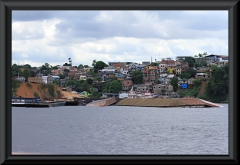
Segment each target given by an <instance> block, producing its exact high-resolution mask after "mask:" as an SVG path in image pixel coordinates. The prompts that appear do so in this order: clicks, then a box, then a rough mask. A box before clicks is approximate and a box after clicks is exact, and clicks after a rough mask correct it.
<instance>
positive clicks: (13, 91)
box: [11, 79, 21, 96]
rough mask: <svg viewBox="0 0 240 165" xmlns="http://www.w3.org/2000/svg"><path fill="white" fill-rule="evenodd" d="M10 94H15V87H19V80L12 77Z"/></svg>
mask: <svg viewBox="0 0 240 165" xmlns="http://www.w3.org/2000/svg"><path fill="white" fill-rule="evenodd" d="M11 83H12V96H15V94H16V92H17V89H18V88H19V87H20V83H21V82H20V81H18V80H14V79H12V82H11Z"/></svg>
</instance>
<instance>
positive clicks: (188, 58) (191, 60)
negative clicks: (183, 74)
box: [184, 56, 195, 67]
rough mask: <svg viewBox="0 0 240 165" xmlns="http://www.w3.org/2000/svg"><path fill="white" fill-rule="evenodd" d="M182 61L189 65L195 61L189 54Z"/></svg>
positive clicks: (192, 64)
mask: <svg viewBox="0 0 240 165" xmlns="http://www.w3.org/2000/svg"><path fill="white" fill-rule="evenodd" d="M184 61H185V62H187V63H188V65H189V67H193V66H194V63H195V58H193V57H190V56H189V57H186V58H185V60H184Z"/></svg>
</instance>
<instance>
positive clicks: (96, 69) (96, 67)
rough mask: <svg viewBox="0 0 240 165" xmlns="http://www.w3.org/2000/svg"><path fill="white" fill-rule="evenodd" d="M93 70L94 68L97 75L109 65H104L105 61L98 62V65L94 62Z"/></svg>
mask: <svg viewBox="0 0 240 165" xmlns="http://www.w3.org/2000/svg"><path fill="white" fill-rule="evenodd" d="M92 65H93V68H94V72H95V73H97V72H98V71H99V70H101V69H103V68H104V67H108V65H107V64H106V63H104V62H103V61H97V62H96V63H95V62H94V60H93V64H92Z"/></svg>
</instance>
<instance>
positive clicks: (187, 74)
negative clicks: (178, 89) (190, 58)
mask: <svg viewBox="0 0 240 165" xmlns="http://www.w3.org/2000/svg"><path fill="white" fill-rule="evenodd" d="M179 77H180V78H181V79H189V78H191V74H190V73H185V72H184V73H182V74H181V75H180V76H179Z"/></svg>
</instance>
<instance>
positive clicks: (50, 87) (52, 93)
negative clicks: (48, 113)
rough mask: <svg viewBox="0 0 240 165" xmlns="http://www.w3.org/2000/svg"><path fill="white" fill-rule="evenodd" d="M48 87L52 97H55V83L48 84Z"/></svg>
mask: <svg viewBox="0 0 240 165" xmlns="http://www.w3.org/2000/svg"><path fill="white" fill-rule="evenodd" d="M47 88H48V92H49V94H50V95H51V96H52V97H55V93H54V85H53V84H48V85H47Z"/></svg>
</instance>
